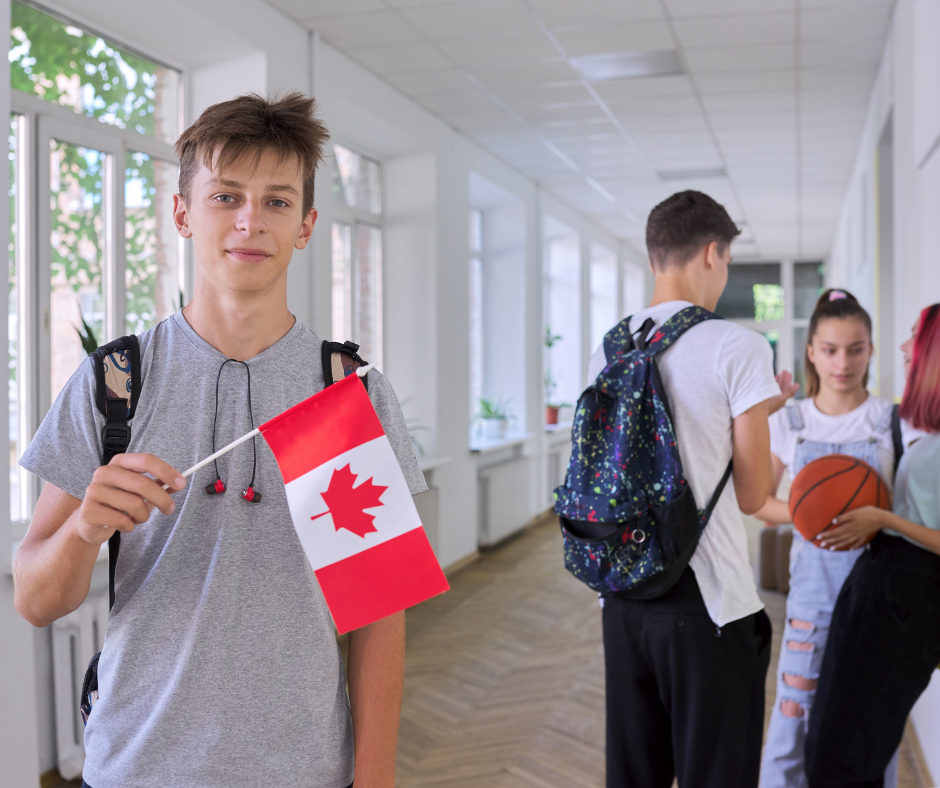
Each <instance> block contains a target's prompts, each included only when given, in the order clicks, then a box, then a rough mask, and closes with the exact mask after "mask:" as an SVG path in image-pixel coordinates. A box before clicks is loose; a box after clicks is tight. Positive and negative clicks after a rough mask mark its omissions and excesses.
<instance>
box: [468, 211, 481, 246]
mask: <svg viewBox="0 0 940 788" xmlns="http://www.w3.org/2000/svg"><path fill="white" fill-rule="evenodd" d="M470 251H472V252H482V251H483V211H479V210H476V209H473V210H471V211H470Z"/></svg>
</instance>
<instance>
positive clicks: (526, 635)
mask: <svg viewBox="0 0 940 788" xmlns="http://www.w3.org/2000/svg"><path fill="white" fill-rule="evenodd" d="M746 520H747V524H748V535H749V542H750V547H751V555H752V560H753V559H756V554H757V535H758V531H759V529H760V528H761V527H762V526H761V524H760V523H759V522H758V521H756V520H754V518H750V517H749V518H746ZM450 582H451V591H450V592H449V593H447V594H445V595H444V596H441V597H438V598H436V599H432V600H430V601H428V602H426V603H424V604H422V605H420V606H419V607H417V608H415V609H414V610H411V611H409V613H408V645H407V662H406V669H405V670H406V673H405V699H404V708H403V710H402V725H401V735H400V739H399V745H398V753H399V758H398V786H399V788H419V786H420V787H422V788H423V787H424V786H436V787H438V788H602V786H603V785H604V659H603V647H602V643H601V621H600V619H601V616H600V608H599V606H598V603H597V597H596V595H595V594H594V593H593V592H591V591H590V590H589V589H588V588H587V587H585V586H584V585H582V584H581V583H580V582H578V581H577V580H576V579H575V578H574V577H572V576H571V575H570V574H568V572H566V571H565V569H564V565H563V559H562V551H561V537H560V535H559V531H558V522H557V520H556V518H555V517H554V516H548V517H546V518H545V519H543V520H542V521H540V522H539V523H538V524H536V525H533V526H531V527H530V528H529V529H527V530H526V531H525V532H524V533H523V534H522V535H520V536H518V537H516V538H514V539H510V540H508V541H506V542H504V543H502V544H501V545H499V546H498V547H496V548H495V549H493V550H490V551H488V552H486V553H484V554H482V555H481V556H480V558H479V559H477V560H476V561H474V562H473V563H471V564H469V565H468V566H466V567H465V568H463V569H462V570H460V571H458V572H456V573H454V574H453V576H452V577H451V578H450ZM761 597H762V598H763V600H764V603H765V605H766V609H767V613H768V615H769V616H770V619H771V621H772V623H773V627H774V638H773V656H772V658H771V665H770V670H769V671H768V673H767V706H766V709H765V727H766V724H767V721H769V719H770V710H771V708H772V705H773V701H774V693H775V690H776V686H775V682H776V663H777V657H778V655H779V652H780V641H781V633H782V631H783V623H784V616H785V604H786V597H785V595H784V594H781V593H779V592H776V591H761ZM918 747H919V744H917V743H916V737H915V735H914V734H913V730H912V727H911V726H910V724H908V728H907V734H906V736H905V739H904V742H903V744H902V748H901V764H900V779H899V782H898V788H930V786H932V785H933V783H932V782H928V781H927V780H928V779H929V778H928V777H927V775H926V772H925V766H924V765H923V762H922V758H923V756H922V755H921V754H920V753H919V752H917V749H918ZM918 760H920V761H921V763H920V764H918Z"/></svg>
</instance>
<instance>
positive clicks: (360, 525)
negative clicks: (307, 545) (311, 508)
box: [310, 465, 388, 538]
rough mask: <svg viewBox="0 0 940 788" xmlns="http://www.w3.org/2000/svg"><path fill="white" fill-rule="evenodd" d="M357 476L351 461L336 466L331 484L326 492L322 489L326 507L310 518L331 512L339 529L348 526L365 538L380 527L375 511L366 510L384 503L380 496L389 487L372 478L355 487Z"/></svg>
mask: <svg viewBox="0 0 940 788" xmlns="http://www.w3.org/2000/svg"><path fill="white" fill-rule="evenodd" d="M357 480H358V477H357V476H356V475H355V474H354V473H353V472H352V469H351V468H350V467H349V465H346V466H345V467H343V468H339V469H338V470H334V471H333V476H332V477H331V478H330V486H329V487H328V488H327V490H326V492H324V493H320V494H321V495H322V496H323V500H324V502H325V503H326V505H327V510H326V511H325V512H321V513H320V514H315V515H314V516H313V517H311V518H310V519H311V520H316V519H317V518H318V517H323V515H325V514H331V515H333V527H334V528H335V529H336V530H337V531H338V530H339V529H340V528H345V529H346V530H347V531H351V532H352V533H354V534H356V536H361V537H363V538H365V535H366V534H368V533H371V532H372V531H377V530H378V529H377V528H376V527H375V525H373V523H374V522H375V515H374V514H366V512H365V510H366V509H374V508H376V507H377V506H383V504H382V501H381V500H380V499H381V498H382V494H383V493H384V492H385V491H386V490H387V489H388V487H379V486H378V485H375V484H373V483H372V479H366V481H364V482H363V483H362V484H360V485H359V486H358V487H354V486H353V485H354V484H355V483H356V481H357Z"/></svg>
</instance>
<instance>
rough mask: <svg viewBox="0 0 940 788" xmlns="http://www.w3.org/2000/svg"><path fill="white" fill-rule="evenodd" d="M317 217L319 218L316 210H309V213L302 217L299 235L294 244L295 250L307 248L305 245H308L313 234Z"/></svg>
mask: <svg viewBox="0 0 940 788" xmlns="http://www.w3.org/2000/svg"><path fill="white" fill-rule="evenodd" d="M317 216H319V214H318V213H317V209H316V208H311V209H310V212H309V213H308V214H307V215H306V216H305V217H304V223H303V224H302V225H300V233H299V234H298V236H297V240H296V241H295V242H294V248H295V249H306V248H307V244H308V243H310V236H311V235H312V234H313V227H314V225H315V224H316V223H317Z"/></svg>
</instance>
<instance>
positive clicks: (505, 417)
mask: <svg viewBox="0 0 940 788" xmlns="http://www.w3.org/2000/svg"><path fill="white" fill-rule="evenodd" d="M478 404H479V406H480V412H479V413H478V414H477V418H478V419H480V421H481V422H482V424H483V438H484V440H500V439H501V438H505V437H506V428H507V425H508V424H509V419H511V418H512V414H511V413H510V411H509V406H508V404H507V403H506V402H505V401H504V400H502V399H500V398H499V397H492V398H488V397H480V399H479V400H478Z"/></svg>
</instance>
